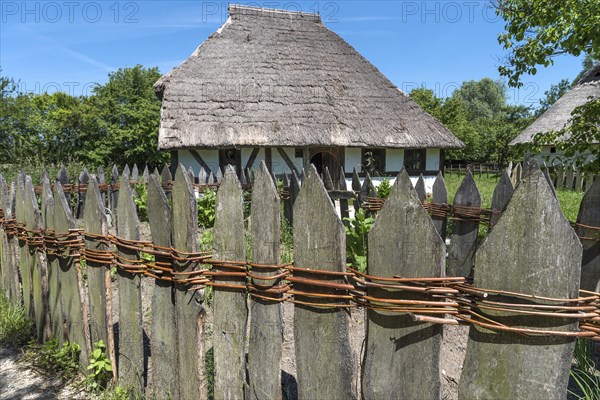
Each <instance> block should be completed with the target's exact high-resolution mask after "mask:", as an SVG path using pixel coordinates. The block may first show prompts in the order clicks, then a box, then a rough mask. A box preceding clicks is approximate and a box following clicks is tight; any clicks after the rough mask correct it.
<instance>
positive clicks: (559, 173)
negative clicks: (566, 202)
mask: <svg viewBox="0 0 600 400" xmlns="http://www.w3.org/2000/svg"><path fill="white" fill-rule="evenodd" d="M556 169H557V170H556V188H557V189H564V187H565V170H564V167H563V166H562V165H561V166H558V167H557V168H556Z"/></svg>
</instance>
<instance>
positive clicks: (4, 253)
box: [0, 175, 18, 300]
mask: <svg viewBox="0 0 600 400" xmlns="http://www.w3.org/2000/svg"><path fill="white" fill-rule="evenodd" d="M0 209H2V211H4V218H6V219H9V218H11V216H10V207H9V205H8V187H7V186H6V181H5V180H4V178H3V177H2V175H0ZM11 253H12V249H11V247H10V243H9V239H8V235H7V234H6V231H5V230H4V229H2V225H0V264H1V265H0V269H1V271H2V281H1V282H0V287H1V288H2V289H3V290H4V291H5V293H6V295H7V296H8V298H9V299H11V300H14V299H15V290H16V288H18V286H15V285H14V279H13V274H14V271H13V269H12V266H11Z"/></svg>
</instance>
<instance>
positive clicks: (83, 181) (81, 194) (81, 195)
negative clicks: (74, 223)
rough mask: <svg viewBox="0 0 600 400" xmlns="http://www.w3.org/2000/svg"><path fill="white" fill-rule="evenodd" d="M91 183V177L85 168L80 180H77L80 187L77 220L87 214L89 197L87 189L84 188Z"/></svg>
mask: <svg viewBox="0 0 600 400" xmlns="http://www.w3.org/2000/svg"><path fill="white" fill-rule="evenodd" d="M89 182H90V176H89V175H88V172H87V170H86V169H85V168H84V170H83V171H81V173H80V174H79V178H78V179H77V185H78V190H77V192H78V193H77V194H78V202H77V218H83V214H84V212H85V200H86V196H87V189H84V188H82V186H86V185H88V184H89Z"/></svg>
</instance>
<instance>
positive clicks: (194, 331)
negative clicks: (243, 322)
mask: <svg viewBox="0 0 600 400" xmlns="http://www.w3.org/2000/svg"><path fill="white" fill-rule="evenodd" d="M163 182H164V181H163ZM172 196H173V226H174V227H176V228H174V230H173V247H175V248H176V249H177V250H179V251H182V252H194V251H198V208H197V206H196V197H195V196H194V190H193V188H192V184H191V182H190V177H189V175H188V174H187V172H186V170H185V167H183V166H182V165H179V167H178V168H177V171H176V172H175V180H174V181H173V191H172ZM190 268H192V266H191V265H189V264H187V263H181V264H176V265H175V270H176V271H177V272H183V271H187V270H189V269H190ZM186 276H187V275H179V278H180V279H182V278H185V277H186ZM187 289H188V285H185V284H181V283H179V284H176V285H175V304H176V310H177V313H176V321H177V322H176V326H177V342H178V356H177V360H178V373H179V396H180V398H182V399H195V398H197V397H198V396H200V393H201V385H202V384H203V382H201V380H200V369H201V368H202V369H203V368H204V365H199V362H198V361H199V360H198V359H199V357H198V347H199V343H198V341H199V340H203V338H200V337H199V335H198V321H199V317H200V313H203V312H204V311H203V309H202V306H201V305H200V304H199V302H198V300H197V296H196V295H195V292H194V291H188V290H187Z"/></svg>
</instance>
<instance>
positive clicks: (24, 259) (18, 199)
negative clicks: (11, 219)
mask: <svg viewBox="0 0 600 400" xmlns="http://www.w3.org/2000/svg"><path fill="white" fill-rule="evenodd" d="M26 210H27V209H26V207H25V173H24V172H23V171H21V172H20V173H19V175H18V176H17V178H16V194H15V217H16V220H17V221H18V222H19V223H23V222H24V221H25V215H26ZM18 243H19V258H18V260H17V265H18V267H19V270H20V272H21V279H22V285H23V306H24V307H25V311H26V312H27V315H28V316H29V318H30V319H32V320H34V319H35V317H34V313H33V307H34V306H33V291H32V289H31V288H32V287H31V279H32V276H31V274H32V271H31V267H30V264H31V263H30V261H29V259H30V256H29V248H28V246H27V242H26V241H25V240H23V238H18Z"/></svg>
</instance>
